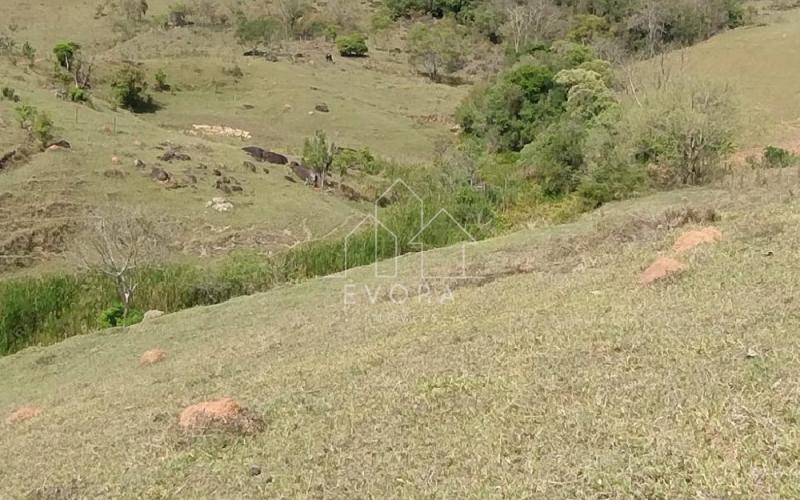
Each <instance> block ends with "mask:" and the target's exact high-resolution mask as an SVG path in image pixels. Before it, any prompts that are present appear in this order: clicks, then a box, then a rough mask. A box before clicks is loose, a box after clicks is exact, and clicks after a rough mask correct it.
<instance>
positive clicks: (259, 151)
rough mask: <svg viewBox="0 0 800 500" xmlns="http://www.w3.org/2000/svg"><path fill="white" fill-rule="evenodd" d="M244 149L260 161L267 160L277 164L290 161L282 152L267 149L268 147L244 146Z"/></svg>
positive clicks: (284, 163)
mask: <svg viewBox="0 0 800 500" xmlns="http://www.w3.org/2000/svg"><path fill="white" fill-rule="evenodd" d="M242 151H244V152H245V153H247V154H249V155H250V156H252V157H253V158H255V159H256V160H258V161H266V162H268V163H274V164H276V165H286V164H287V163H289V159H288V158H286V157H285V156H283V155H282V154H279V153H275V152H272V151H267V150H266V149H263V148H259V147H258V146H248V147H246V148H242Z"/></svg>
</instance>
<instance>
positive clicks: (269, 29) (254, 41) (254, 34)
mask: <svg viewBox="0 0 800 500" xmlns="http://www.w3.org/2000/svg"><path fill="white" fill-rule="evenodd" d="M236 38H237V40H239V43H240V44H241V45H245V46H249V47H252V48H253V50H254V51H257V50H259V47H262V48H263V49H264V50H265V51H267V52H270V51H271V49H272V46H273V45H274V44H275V43H276V42H277V41H278V40H280V38H281V23H280V21H279V20H278V19H276V18H274V17H259V18H256V19H245V18H242V19H241V20H240V21H239V26H238V27H237V28H236Z"/></svg>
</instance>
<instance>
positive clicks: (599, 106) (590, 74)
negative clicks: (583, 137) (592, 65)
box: [555, 68, 617, 120]
mask: <svg viewBox="0 0 800 500" xmlns="http://www.w3.org/2000/svg"><path fill="white" fill-rule="evenodd" d="M555 81H556V83H558V84H559V85H561V86H562V87H564V88H566V89H569V90H568V91H567V105H566V111H567V112H568V113H570V114H572V115H573V116H576V117H578V118H581V119H585V120H591V119H594V118H596V117H598V116H599V115H600V114H602V113H603V112H605V111H606V110H607V109H609V108H610V107H611V106H614V105H616V104H617V98H616V96H615V95H614V93H613V92H612V91H611V90H610V89H609V88H608V87H607V86H606V83H605V81H603V76H602V75H601V74H600V73H597V72H596V71H592V70H589V69H584V68H576V69H565V70H561V71H560V72H559V73H558V74H557V75H556V76H555Z"/></svg>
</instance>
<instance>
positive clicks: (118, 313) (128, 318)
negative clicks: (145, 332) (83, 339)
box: [97, 304, 144, 328]
mask: <svg viewBox="0 0 800 500" xmlns="http://www.w3.org/2000/svg"><path fill="white" fill-rule="evenodd" d="M143 319H144V313H143V312H142V311H137V310H136V309H129V310H127V311H126V310H125V306H124V305H122V304H114V305H113V306H111V307H109V308H108V309H106V310H105V311H103V312H102V313H100V316H99V317H98V319H97V325H98V327H100V328H116V327H118V326H132V325H135V324H137V323H141V322H142V320H143Z"/></svg>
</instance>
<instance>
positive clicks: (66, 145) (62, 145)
mask: <svg viewBox="0 0 800 500" xmlns="http://www.w3.org/2000/svg"><path fill="white" fill-rule="evenodd" d="M53 146H57V149H71V148H72V144H70V143H69V141H67V140H66V139H61V140H59V141H55V142H51V143H50V144H48V146H47V149H50V148H52V147H53Z"/></svg>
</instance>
